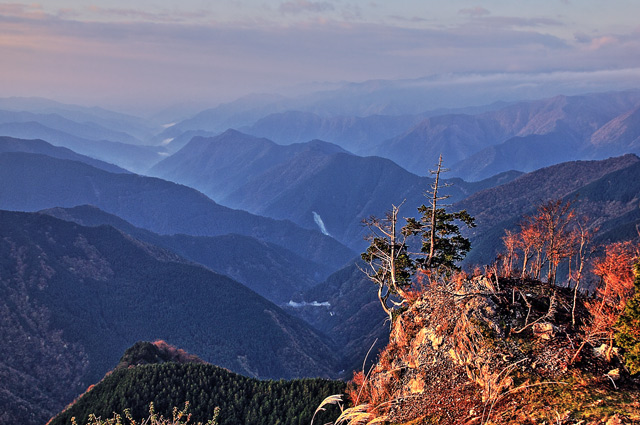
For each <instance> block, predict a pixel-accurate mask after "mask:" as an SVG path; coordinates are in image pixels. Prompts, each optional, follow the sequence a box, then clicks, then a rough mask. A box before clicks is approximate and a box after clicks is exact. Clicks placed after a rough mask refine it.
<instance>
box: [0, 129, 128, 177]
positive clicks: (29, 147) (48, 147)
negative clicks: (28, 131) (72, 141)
mask: <svg viewBox="0 0 640 425" xmlns="http://www.w3.org/2000/svg"><path fill="white" fill-rule="evenodd" d="M0 152H25V153H35V154H42V155H47V156H50V157H53V158H58V159H69V160H72V161H80V162H84V163H85V164H88V165H91V166H92V167H96V168H99V169H101V170H104V171H108V172H110V173H129V171H127V170H125V169H124V168H120V167H118V166H117V165H113V164H109V163H107V162H104V161H100V160H97V159H94V158H91V157H88V156H85V155H80V154H78V153H75V152H74V151H72V150H71V149H67V148H63V147H60V146H53V145H52V144H50V143H47V142H45V141H44V140H40V139H35V140H25V139H16V138H13V137H6V136H0Z"/></svg>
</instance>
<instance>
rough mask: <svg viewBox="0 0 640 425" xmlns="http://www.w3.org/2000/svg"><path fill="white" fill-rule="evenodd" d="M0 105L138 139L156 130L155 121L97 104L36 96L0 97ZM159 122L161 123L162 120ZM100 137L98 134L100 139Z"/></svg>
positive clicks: (146, 137) (8, 108)
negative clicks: (87, 105)
mask: <svg viewBox="0 0 640 425" xmlns="http://www.w3.org/2000/svg"><path fill="white" fill-rule="evenodd" d="M0 109H3V110H6V111H13V112H30V113H32V114H40V115H56V116H59V117H63V118H64V119H66V120H69V121H73V122H74V123H76V124H80V125H89V126H91V127H96V126H97V127H101V128H106V129H108V130H110V131H112V132H116V133H119V134H123V133H125V134H130V135H131V136H133V137H135V138H136V139H138V140H142V141H146V140H148V139H149V138H151V136H152V135H153V134H154V133H155V132H156V131H157V130H158V128H157V127H158V126H157V124H156V123H154V122H151V121H150V120H147V119H143V118H140V117H136V116H133V115H128V114H123V113H120V112H114V111H110V110H107V109H103V108H99V107H86V106H79V105H71V104H64V103H60V102H56V101H53V100H50V99H44V98H38V97H28V98H27V97H8V98H0ZM160 124H164V122H162V123H160ZM102 138H103V137H100V139H102ZM116 140H118V139H116Z"/></svg>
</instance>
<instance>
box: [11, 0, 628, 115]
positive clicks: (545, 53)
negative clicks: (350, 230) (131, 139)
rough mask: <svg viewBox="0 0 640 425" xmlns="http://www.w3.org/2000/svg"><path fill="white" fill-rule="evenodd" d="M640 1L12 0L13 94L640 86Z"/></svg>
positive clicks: (118, 101)
mask: <svg viewBox="0 0 640 425" xmlns="http://www.w3.org/2000/svg"><path fill="white" fill-rule="evenodd" d="M638 16H640V1H638V0H485V1H482V0H477V1H467V0H451V1H447V2H444V1H441V0H394V1H382V0H373V1H370V0H317V1H316V0H275V1H269V2H267V1H264V0H228V1H215V0H209V1H205V0H180V1H168V0H136V1H135V2H134V1H131V0H126V1H125V0H46V1H44V0H43V1H42V2H41V3H34V2H33V0H30V1H13V2H1V0H0V58H1V59H0V60H1V62H0V65H1V66H0V97H9V96H39V97H47V98H51V99H55V100H59V101H63V102H70V103H78V104H84V105H100V106H106V107H112V108H120V109H135V108H139V109H145V108H146V109H148V110H152V109H161V108H163V107H165V106H169V105H172V104H178V103H183V102H191V101H194V102H207V103H209V104H211V105H215V104H217V103H220V102H225V101H229V100H232V99H234V98H236V97H239V96H242V95H245V94H249V93H273V92H282V93H293V92H295V90H303V89H304V88H305V87H308V86H307V85H309V84H310V83H323V82H328V83H336V82H346V81H349V82H363V81H368V80H376V79H392V80H395V79H416V78H422V77H433V76H446V77H447V78H448V79H449V80H451V79H457V78H460V79H468V78H472V77H473V76H476V77H477V76H481V77H482V78H490V79H500V78H504V79H509V78H512V79H513V78H514V76H515V77H517V78H519V79H525V80H528V81H532V80H533V81H542V82H544V81H548V82H552V81H554V80H555V79H564V80H565V81H567V80H569V81H571V82H572V83H575V84H583V85H584V86H585V87H593V88H598V89H607V88H611V89H619V88H627V87H637V88H640V23H639V22H640V21H638V20H637V17H638Z"/></svg>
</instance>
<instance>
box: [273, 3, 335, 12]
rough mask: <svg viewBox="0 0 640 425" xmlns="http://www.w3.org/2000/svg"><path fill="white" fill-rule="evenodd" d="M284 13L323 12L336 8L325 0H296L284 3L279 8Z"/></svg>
mask: <svg viewBox="0 0 640 425" xmlns="http://www.w3.org/2000/svg"><path fill="white" fill-rule="evenodd" d="M278 10H279V11H280V13H282V14H292V15H298V14H301V13H306V12H311V13H321V12H327V11H333V10H335V8H334V6H333V4H331V3H329V2H326V1H323V2H313V1H308V0H295V1H288V2H285V3H282V4H281V5H280V7H279V8H278Z"/></svg>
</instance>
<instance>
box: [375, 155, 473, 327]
mask: <svg viewBox="0 0 640 425" xmlns="http://www.w3.org/2000/svg"><path fill="white" fill-rule="evenodd" d="M445 171H447V170H445V169H443V168H442V155H441V156H440V159H439V160H438V164H437V168H436V170H434V171H432V172H431V173H432V174H433V175H434V176H435V178H434V182H433V184H432V185H431V187H430V190H429V191H428V192H427V193H426V195H427V197H428V199H429V202H428V204H429V205H428V206H426V205H422V206H420V207H419V208H418V212H419V213H420V214H421V217H420V218H419V219H415V218H405V220H406V224H405V226H404V227H402V228H401V229H400V228H399V226H398V214H399V211H400V206H395V205H393V206H392V209H391V211H389V212H388V213H387V214H386V216H385V218H384V219H379V218H376V217H370V218H369V219H367V220H365V222H364V223H365V225H367V226H368V227H369V229H370V231H371V235H370V236H369V238H368V239H369V241H370V245H369V247H368V248H367V251H366V252H364V253H363V254H362V259H363V260H364V261H365V262H367V264H368V265H369V268H368V269H367V270H366V271H365V273H366V274H367V276H368V277H369V279H370V280H371V281H373V282H374V283H375V284H377V285H378V299H379V300H380V304H381V305H382V308H383V310H384V311H385V313H387V314H388V315H389V318H393V311H394V309H395V308H397V307H399V306H400V305H402V304H404V302H405V299H406V297H405V290H406V289H407V288H409V287H410V286H411V284H412V282H413V277H414V275H415V273H416V271H417V270H427V271H428V274H432V273H436V274H437V273H441V272H444V273H449V272H450V271H452V270H455V269H458V266H457V264H456V263H457V262H458V261H461V260H462V259H463V258H464V256H465V255H466V254H467V253H468V252H469V250H470V249H471V243H470V242H469V240H468V239H467V238H465V237H463V236H462V234H461V232H460V227H459V225H458V223H463V224H465V225H466V226H467V227H474V226H475V224H474V219H473V217H471V216H470V215H469V214H468V213H467V212H466V211H464V210H463V211H459V212H453V213H450V212H447V210H446V209H445V208H444V207H443V206H442V205H441V204H440V201H442V200H444V199H447V196H441V195H440V194H439V189H440V186H441V183H440V174H441V173H442V172H445ZM400 205H402V204H400ZM414 236H419V237H420V239H421V247H420V252H410V251H409V248H408V245H407V243H408V240H409V239H410V238H412V237H414ZM394 296H397V297H398V298H399V299H400V301H399V302H398V301H395V300H394V299H393V297H394Z"/></svg>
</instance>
